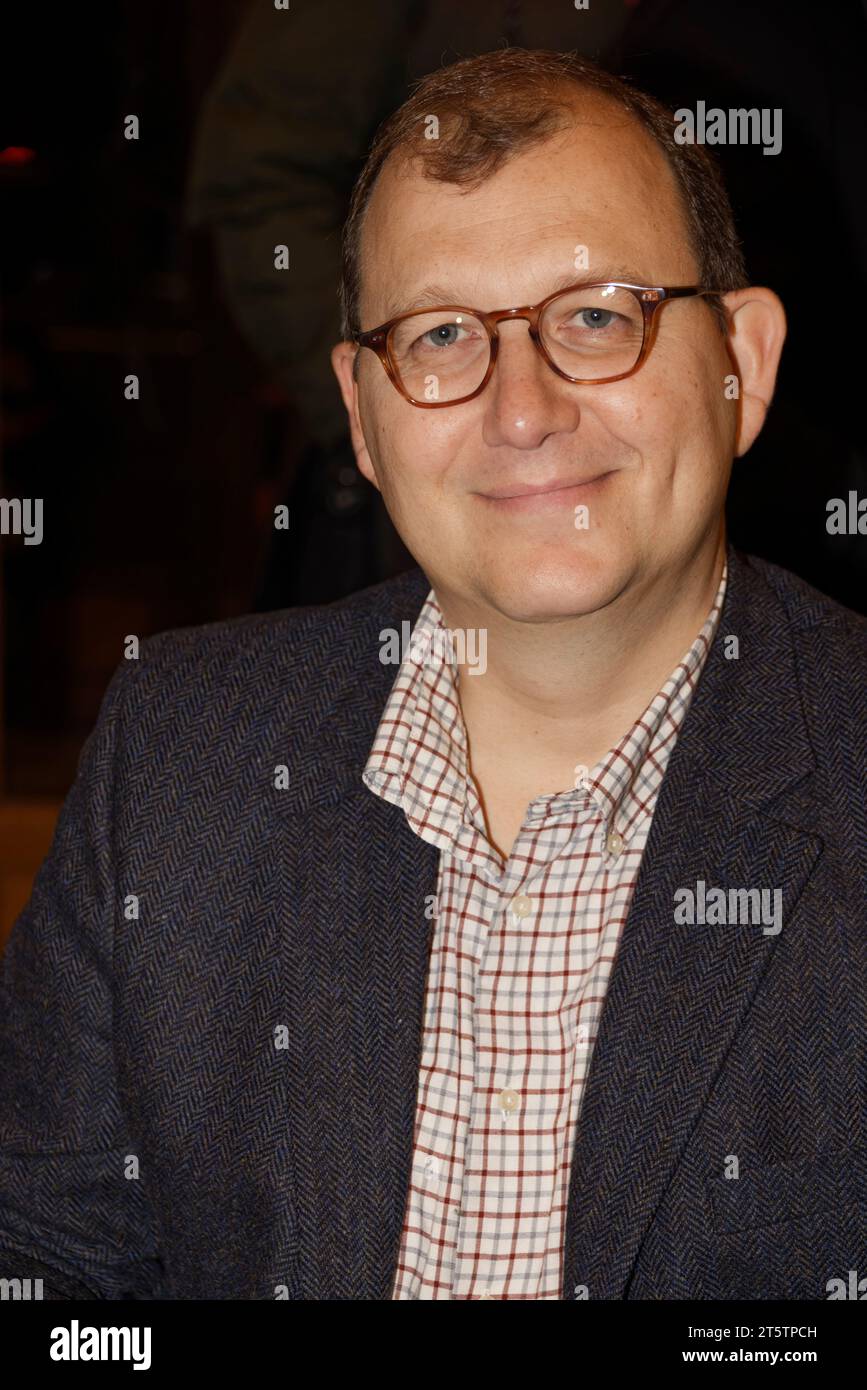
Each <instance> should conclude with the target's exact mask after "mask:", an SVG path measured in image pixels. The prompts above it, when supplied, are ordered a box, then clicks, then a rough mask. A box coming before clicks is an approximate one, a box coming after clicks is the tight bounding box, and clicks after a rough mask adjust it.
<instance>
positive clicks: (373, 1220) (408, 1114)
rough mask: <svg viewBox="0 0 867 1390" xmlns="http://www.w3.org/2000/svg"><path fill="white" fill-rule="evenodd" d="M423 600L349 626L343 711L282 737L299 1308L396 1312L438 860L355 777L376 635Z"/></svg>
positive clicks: (376, 669)
mask: <svg viewBox="0 0 867 1390" xmlns="http://www.w3.org/2000/svg"><path fill="white" fill-rule="evenodd" d="M428 588H429V586H428V584H427V582H426V580H425V579H424V576H423V575H422V574H421V573H420V572H419V571H415V572H413V574H412V575H410V576H407V577H405V579H404V580H403V581H402V583H401V584H399V585H398V586H396V588H393V589H392V594H391V598H390V600H388V596H387V595H386V596H385V598H386V600H388V601H389V609H388V611H385V600H384V603H383V609H382V611H378V612H374V613H373V615H372V617H371V618H370V620H369V622H368V623H367V624H366V626H365V627H363V628H362V627H359V626H356V625H354V626H353V630H352V634H351V639H349V640H347V643H346V650H345V652H343V651H342V654H341V657H340V665H341V666H342V668H343V671H344V673H345V675H344V680H343V682H342V684H341V686H340V689H339V692H338V695H337V698H336V700H335V702H334V704H333V705H331V706H330V707H327V706H326V707H325V708H323V710H321V711H320V714H319V717H318V719H317V721H316V725H315V727H311V728H309V729H305V730H304V738H303V739H299V738H298V737H297V735H292V734H290V735H288V736H287V738H288V743H289V746H291V747H292V748H293V749H297V757H296V769H295V770H296V772H297V776H296V777H295V779H293V787H292V791H291V794H289V793H287V799H286V801H285V802H284V809H285V814H286V821H285V828H284V831H283V835H282V840H283V845H284V860H283V862H284V872H285V874H286V892H285V899H284V901H285V902H286V904H287V909H286V910H287V915H288V917H289V921H288V924H287V929H286V932H285V938H284V939H285V947H284V957H283V962H282V973H283V977H284V980H285V986H284V989H285V993H284V996H283V997H284V999H285V1011H286V1015H287V1021H288V1022H289V1024H290V1027H289V1028H288V1029H287V1038H288V1047H287V1049H286V1051H285V1052H284V1054H283V1057H282V1065H283V1076H284V1081H285V1094H286V1121H287V1125H288V1128H289V1133H290V1159H291V1161H290V1166H291V1169H292V1178H291V1182H292V1186H293V1190H292V1191H291V1193H290V1196H291V1199H292V1204H293V1207H294V1223H293V1224H294V1229H295V1240H294V1249H293V1251H292V1252H287V1257H286V1258H287V1262H288V1263H289V1266H290V1274H289V1277H290V1279H291V1281H292V1285H293V1288H294V1293H293V1295H292V1296H293V1297H297V1298H301V1299H309V1300H324V1299H352V1300H371V1299H373V1300H381V1299H388V1298H389V1297H390V1293H391V1285H392V1282H393V1279H394V1274H395V1269H396V1263H397V1254H398V1248H399V1242H400V1236H401V1230H402V1226H403V1216H404V1209H405V1204H406V1198H407V1192H408V1188H409V1180H410V1168H411V1163H412V1151H413V1134H414V1121H415V1107H416V1098H417V1092H418V1075H419V1066H420V1063H421V1040H422V1025H423V1005H424V991H425V981H426V975H427V965H428V956H429V950H430V944H431V933H432V929H433V926H434V922H433V920H429V919H428V918H426V917H425V912H424V908H425V899H426V898H427V897H429V896H430V895H433V894H435V892H436V880H437V868H438V853H437V850H436V849H435V848H434V846H432V845H429V844H428V843H427V842H425V841H423V840H421V839H419V838H418V836H416V835H415V834H414V833H413V832H412V831H411V830H410V829H409V827H408V826H407V824H406V821H405V818H404V814H403V811H402V810H401V808H400V807H398V806H394V805H392V804H390V803H389V802H386V801H383V800H382V799H381V798H380V797H378V796H375V795H374V794H373V793H372V792H371V791H369V790H368V789H367V787H365V786H364V785H363V783H362V780H361V775H362V771H363V769H364V764H365V762H366V760H367V756H368V754H369V752H370V747H371V744H372V743H373V739H374V735H375V733H376V729H377V725H378V723H379V719H380V717H381V715H382V711H383V708H384V705H385V702H386V699H387V698H388V693H389V690H390V688H391V685H392V683H393V680H394V677H395V675H396V668H395V667H387V666H385V667H384V666H382V665H380V663H379V661H378V660H377V659H376V656H377V652H378V649H379V646H380V639H379V632H380V629H381V627H382V626H384V625H391V626H394V627H395V628H396V629H397V630H398V631H400V623H401V621H402V620H404V619H408V620H409V621H411V622H413V621H414V620H415V618H416V617H417V615H418V611H419V609H420V607H421V604H422V602H423V599H424V596H425V594H426V593H427V590H428ZM394 608H398V609H399V611H397V612H395V611H393V610H394ZM332 641H333V642H335V643H336V642H337V641H338V639H337V638H335V637H332Z"/></svg>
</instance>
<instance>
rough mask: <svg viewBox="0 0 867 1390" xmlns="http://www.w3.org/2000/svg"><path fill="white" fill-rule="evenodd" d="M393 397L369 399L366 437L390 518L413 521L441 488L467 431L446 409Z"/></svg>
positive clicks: (434, 498) (415, 521) (414, 521)
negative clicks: (430, 408) (429, 406)
mask: <svg viewBox="0 0 867 1390" xmlns="http://www.w3.org/2000/svg"><path fill="white" fill-rule="evenodd" d="M392 395H393V396H394V399H393V400H390V399H389V398H388V397H386V398H385V399H382V398H379V399H377V400H375V401H371V402H369V405H368V415H367V418H366V420H365V424H364V431H365V439H366V440H367V444H368V450H369V452H370V456H371V460H372V462H373V466H374V469H375V471H376V476H377V479H378V480H379V485H380V488H381V489H382V495H383V499H384V501H385V504H386V506H387V508H388V510H389V512H390V513H391V515H392V517H393V519H395V520H397V519H398V517H400V518H401V519H402V520H403V522H404V523H409V524H415V523H417V519H418V517H419V516H421V515H423V514H424V512H425V511H426V509H427V508H428V507H429V506H431V505H433V504H434V502H435V500H436V497H437V495H438V494H439V493H440V492H441V490H442V489H443V487H444V484H445V480H446V477H447V474H448V471H449V468H450V465H451V464H452V462H453V460H454V459H455V457H456V456H457V453H458V451H459V449H460V447H461V439H462V438H463V434H464V432H465V431H464V429H463V427H462V426H461V427H460V429H459V426H460V425H461V422H460V421H459V420H457V419H454V418H447V417H448V414H449V413H448V412H447V411H444V410H421V409H419V408H418V407H416V406H412V405H409V404H408V403H407V402H405V401H402V400H401V399H400V398H399V397H398V396H397V394H396V393H395V392H392Z"/></svg>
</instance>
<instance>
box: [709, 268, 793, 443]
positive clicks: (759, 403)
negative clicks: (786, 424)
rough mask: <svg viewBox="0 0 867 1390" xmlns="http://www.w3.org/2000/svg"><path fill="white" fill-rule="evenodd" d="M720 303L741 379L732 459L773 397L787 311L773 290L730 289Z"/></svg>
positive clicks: (752, 438)
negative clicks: (726, 317)
mask: <svg viewBox="0 0 867 1390" xmlns="http://www.w3.org/2000/svg"><path fill="white" fill-rule="evenodd" d="M723 302H724V304H725V306H726V308H727V309H728V312H729V315H730V326H729V337H728V349H729V352H730V353H731V356H732V357H733V359H734V363H735V366H736V368H737V374H738V377H739V378H740V390H741V408H740V411H739V418H738V430H737V436H736V440H735V458H741V456H742V455H743V454H745V453H746V452H747V450H748V449H749V448H751V447H752V445H753V444H754V443H755V441H756V439H757V438H758V436H759V433H760V431H761V428H762V426H763V425H764V423H765V416H766V415H767V413H768V407H769V406H770V404H771V400H772V398H773V394H774V387H775V385H776V381H777V368H778V367H779V364H780V354H781V353H782V351H783V343H784V342H785V340H786V311H785V309H784V308H783V305H782V302H781V300H780V298H779V296H778V295H776V294H774V292H773V290H768V289H764V288H762V287H759V286H750V288H749V289H745V290H732V291H731V292H730V293H729V294H727V295H725V296H724V298H723Z"/></svg>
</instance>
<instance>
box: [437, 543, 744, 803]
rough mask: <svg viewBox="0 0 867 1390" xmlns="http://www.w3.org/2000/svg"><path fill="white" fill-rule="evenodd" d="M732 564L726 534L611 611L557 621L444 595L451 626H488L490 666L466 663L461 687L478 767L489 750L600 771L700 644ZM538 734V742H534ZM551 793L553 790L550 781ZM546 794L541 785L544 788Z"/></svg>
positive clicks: (530, 773) (531, 769) (550, 770)
mask: <svg viewBox="0 0 867 1390" xmlns="http://www.w3.org/2000/svg"><path fill="white" fill-rule="evenodd" d="M724 563H725V537H724V535H723V534H720V536H719V537H718V538H714V540H713V542H712V543H711V544H710V545H708V546H707V548H706V549H705V550H704V551H703V552H702V553H701V554H700V555H698V556H695V555H693V556H691V557H690V559H689V562H688V563H686V564H685V565H684V567H683V568H682V569H678V570H676V571H673V572H670V573H666V574H665V575H663V576H661V577H657V578H654V580H653V581H652V582H646V583H644V584H642V583H641V582H638V583H636V585H634V586H633V587H631V588H629V589H627V590H626V591H624V593H623V594H621V595H620V596H619V597H618V598H617V599H616V600H614V601H613V602H612V603H611V604H609V605H608V606H607V607H606V608H604V609H601V610H600V611H598V612H595V613H588V614H582V615H581V616H578V617H575V618H564V619H562V620H560V621H557V622H546V623H535V624H534V623H526V622H520V623H519V622H515V621H513V620H511V619H509V618H508V617H506V616H504V615H503V614H501V613H498V612H496V611H493V610H489V611H486V612H484V613H482V612H480V611H473V610H472V606H471V605H468V604H465V603H463V602H461V601H455V600H454V599H453V598H452V597H451V596H448V595H446V596H444V598H441V597H440V595H439V593H438V594H437V599H438V602H439V604H440V608H441V611H442V613H443V621H444V623H445V625H446V626H447V627H449V628H452V629H454V628H464V629H468V628H472V627H484V628H486V629H487V653H486V657H487V667H486V670H485V671H484V674H477V675H474V674H472V673H471V671H470V669H469V668H467V667H466V666H461V667H460V668H459V671H460V681H459V691H460V701H461V708H462V711H463V716H464V721H465V724H466V727H467V734H468V737H469V742H470V747H471V750H472V751H473V761H474V763H476V762H478V763H481V762H482V760H483V758H484V756H485V749H486V748H490V750H491V754H492V755H493V753H494V750H495V749H496V752H497V756H498V757H499V758H500V759H502V754H503V750H506V749H508V750H509V761H510V763H513V762H517V763H518V764H519V765H521V766H523V769H524V775H523V776H522V777H521V780H522V781H524V782H529V783H532V782H534V781H535V780H538V779H539V778H541V779H542V780H543V781H546V782H548V781H550V779H551V777H552V776H555V775H556V773H555V769H556V770H557V771H559V770H561V769H562V773H561V780H562V778H563V777H566V778H567V780H566V781H565V782H563V785H564V786H568V785H571V784H572V770H573V769H574V767H575V766H576V765H578V764H583V765H585V766H587V767H588V768H589V767H592V766H593V765H594V764H595V763H596V762H598V761H599V759H600V758H601V757H603V756H604V754H605V753H606V752H607V751H608V750H609V749H610V748H612V747H614V746H615V745H616V744H617V743H618V742H619V741H620V739H621V738H622V736H623V735H624V734H625V733H626V732H627V730H628V729H630V728H631V727H632V725H633V724H634V722H635V720H636V719H637V718H638V717H639V715H640V714H641V713H642V712H643V711H644V710H645V709H646V707H647V705H648V704H649V703H650V701H651V700H652V699H653V697H654V695H655V694H656V693H657V691H658V690H659V688H660V687H661V685H662V684H663V683H664V681H665V680H666V679H667V678H668V676H669V675H670V674H671V672H672V671H673V669H674V667H675V666H676V665H677V663H678V661H679V660H680V659H681V658H682V657H683V656H684V654H685V653H686V651H687V650H688V649H689V647H690V646H691V644H692V643H693V641H694V640H695V638H696V636H697V634H698V632H699V630H700V628H701V626H702V624H703V623H704V621H705V619H706V618H707V616H708V613H709V612H710V609H711V605H712V603H713V600H714V596H715V594H716V590H717V587H718V585H719V581H720V577H721V574H722V570H723V565H724ZM528 740H531V742H528ZM548 789H549V790H550V787H548ZM540 790H541V788H540Z"/></svg>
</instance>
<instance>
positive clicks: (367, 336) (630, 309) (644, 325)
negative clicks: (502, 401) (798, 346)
mask: <svg viewBox="0 0 867 1390" xmlns="http://www.w3.org/2000/svg"><path fill="white" fill-rule="evenodd" d="M724 293H725V291H723V290H710V289H704V288H703V287H702V286H699V285H678V286H674V287H672V286H669V287H667V288H663V287H662V286H659V285H656V286H651V285H626V284H622V283H620V282H612V281H605V282H602V283H599V284H596V285H584V284H581V285H572V286H570V287H568V288H567V289H565V290H558V291H557V292H556V293H555V294H551V295H549V296H548V298H547V299H543V300H542V302H541V303H540V304H525V305H524V306H523V308H520V309H494V310H492V311H491V312H490V313H487V314H486V313H483V312H482V310H481V309H467V308H465V307H463V306H461V305H455V304H445V305H439V306H437V307H434V308H430V309H414V310H413V311H412V312H411V313H408V314H399V315H398V316H397V318H393V319H389V321H388V322H387V323H381V324H380V325H379V327H378V328H371V329H370V330H369V331H368V332H367V333H357V334H355V335H354V338H353V341H354V342H356V343H357V344H358V345H359V347H367V348H372V349H373V351H374V352H375V353H376V355H377V357H378V358H379V360H380V362H381V363H382V365H383V367H384V368H385V371H386V373H387V375H388V378H389V380H390V381H391V383H392V385H393V386H394V387H395V388H396V389H397V390H398V391H399V392H400V394H401V395H402V396H403V397H404V399H405V400H407V401H409V403H410V405H417V406H419V407H420V408H421V409H423V410H436V409H437V408H438V407H440V406H445V405H460V404H461V403H462V402H463V401H471V400H472V399H473V397H474V396H478V395H479V393H480V392H481V391H483V390H484V389H485V387H486V386H487V384H488V382H489V381H490V379H491V373H492V372H493V370H494V365H495V363H496V360H497V349H498V347H499V343H500V337H499V324H500V323H502V322H503V321H504V320H506V319H526V321H527V325H528V329H529V333H530V338H531V339H532V341H533V344H534V346H535V347H536V349H537V350H538V351H539V352H540V353H541V355H542V357H543V358H544V360H545V361H546V362H547V364H548V366H549V367H550V368H551V370H552V371H553V372H556V373H557V375H558V376H560V377H563V379H564V380H565V381H572V382H575V383H576V384H577V385H579V386H590V385H593V386H601V385H604V384H605V383H606V382H609V381H622V380H623V378H624V377H627V376H631V375H632V373H633V372H637V371H638V369H639V367H640V366H641V365H642V363H643V362H645V361H646V360H647V357H648V354H649V353H650V349H651V348H652V346H653V343H654V341H655V339H656V333H657V329H658V323H659V319H658V314H657V311H658V310H659V308H660V307H661V305H663V304H666V303H667V302H668V301H669V300H671V299H685V298H687V297H688V296H690V295H721V294H724Z"/></svg>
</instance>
